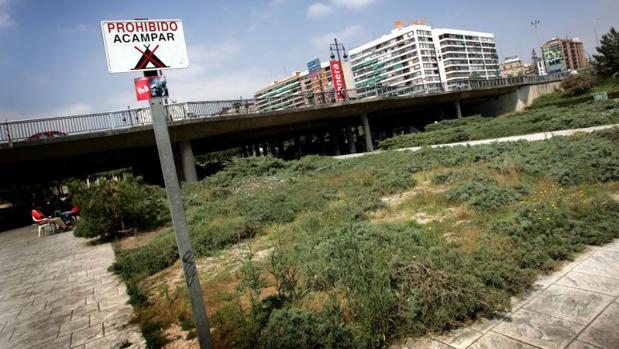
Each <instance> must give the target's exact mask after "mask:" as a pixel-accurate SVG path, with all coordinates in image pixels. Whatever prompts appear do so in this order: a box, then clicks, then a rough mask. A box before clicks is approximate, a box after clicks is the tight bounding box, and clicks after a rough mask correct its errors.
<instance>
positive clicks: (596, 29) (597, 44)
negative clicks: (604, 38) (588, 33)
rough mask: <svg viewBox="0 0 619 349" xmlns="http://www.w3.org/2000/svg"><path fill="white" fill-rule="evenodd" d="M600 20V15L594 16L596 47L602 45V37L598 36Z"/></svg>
mask: <svg viewBox="0 0 619 349" xmlns="http://www.w3.org/2000/svg"><path fill="white" fill-rule="evenodd" d="M599 20H600V17H594V18H593V30H594V32H595V47H599V46H600V38H599V37H598V22H599Z"/></svg>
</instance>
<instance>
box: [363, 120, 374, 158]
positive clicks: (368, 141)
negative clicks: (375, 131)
mask: <svg viewBox="0 0 619 349" xmlns="http://www.w3.org/2000/svg"><path fill="white" fill-rule="evenodd" d="M361 123H362V124H363V136H364V137H365V151H374V145H373V144H372V131H370V121H369V120H368V115H367V114H363V115H361Z"/></svg>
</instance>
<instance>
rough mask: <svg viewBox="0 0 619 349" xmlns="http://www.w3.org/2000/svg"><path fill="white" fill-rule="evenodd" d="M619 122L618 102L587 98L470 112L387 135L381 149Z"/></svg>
mask: <svg viewBox="0 0 619 349" xmlns="http://www.w3.org/2000/svg"><path fill="white" fill-rule="evenodd" d="M615 123H619V103H618V102H616V101H613V100H610V101H606V102H597V103H594V102H592V101H591V102H588V103H582V104H578V105H575V106H570V107H561V108H560V107H546V108H533V109H529V110H526V111H524V112H520V113H513V114H506V115H501V116H498V117H496V118H484V117H481V116H469V117H465V118H460V119H449V120H444V121H440V122H438V123H435V124H430V125H428V126H426V130H425V132H421V133H412V134H406V135H401V136H396V137H393V138H389V139H386V140H384V141H382V142H381V143H380V148H381V149H398V148H406V147H415V146H424V145H432V144H444V143H454V142H463V141H471V140H478V139H487V138H496V137H505V136H512V135H522V134H527V133H535V132H542V131H553V130H562V129H570V128H581V127H590V126H598V125H607V124H615Z"/></svg>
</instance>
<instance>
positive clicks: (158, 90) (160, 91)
mask: <svg viewBox="0 0 619 349" xmlns="http://www.w3.org/2000/svg"><path fill="white" fill-rule="evenodd" d="M134 83H135V95H136V97H137V98H138V101H147V100H149V99H151V98H152V97H168V87H167V86H168V84H167V82H166V78H165V76H149V77H143V78H136V79H135V80H134Z"/></svg>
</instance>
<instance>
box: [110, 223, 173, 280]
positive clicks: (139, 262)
mask: <svg viewBox="0 0 619 349" xmlns="http://www.w3.org/2000/svg"><path fill="white" fill-rule="evenodd" d="M177 259H178V249H177V247H176V240H175V237H174V234H173V232H167V233H164V234H161V235H159V236H157V237H155V238H154V239H153V240H151V241H149V242H148V243H147V244H146V245H144V246H142V247H138V248H134V249H129V250H121V249H117V250H116V261H115V262H114V264H112V267H111V269H112V271H114V272H115V273H117V274H119V275H120V276H121V277H122V278H123V279H125V280H130V279H132V278H135V277H140V276H145V275H151V274H154V273H156V272H158V271H160V270H163V269H165V268H167V267H169V266H170V265H172V264H174V262H175V261H176V260H177Z"/></svg>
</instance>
